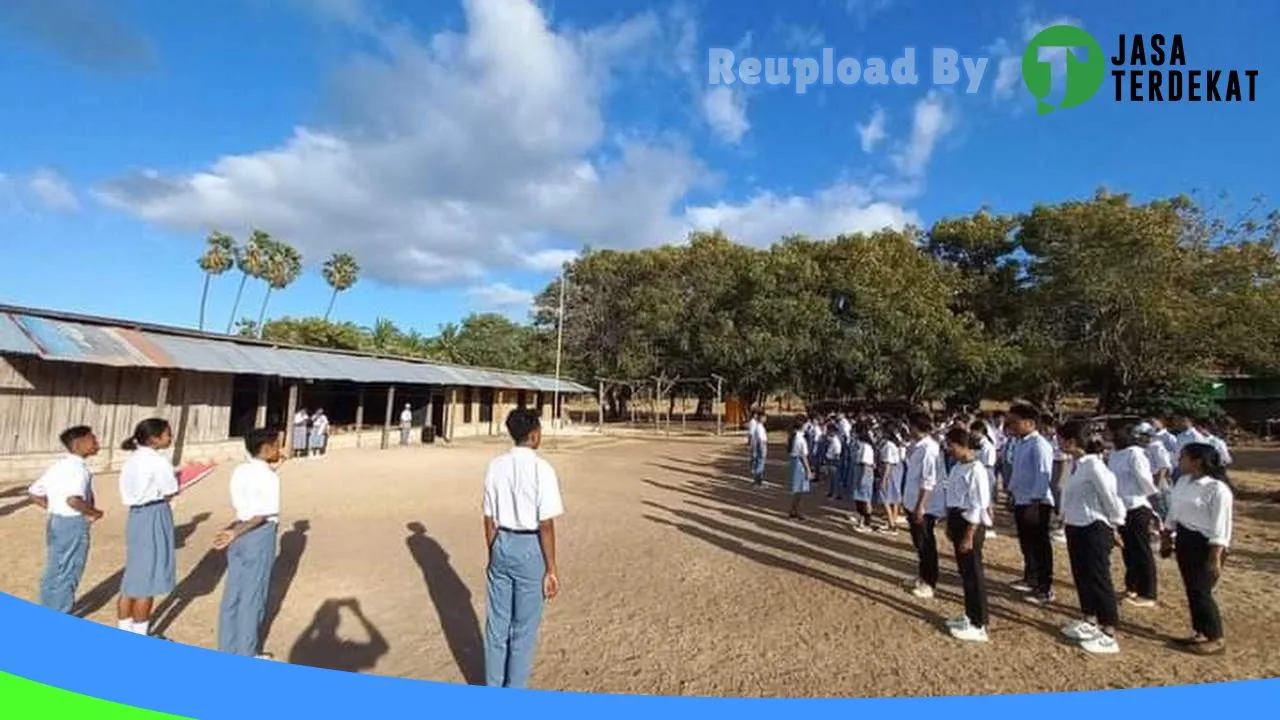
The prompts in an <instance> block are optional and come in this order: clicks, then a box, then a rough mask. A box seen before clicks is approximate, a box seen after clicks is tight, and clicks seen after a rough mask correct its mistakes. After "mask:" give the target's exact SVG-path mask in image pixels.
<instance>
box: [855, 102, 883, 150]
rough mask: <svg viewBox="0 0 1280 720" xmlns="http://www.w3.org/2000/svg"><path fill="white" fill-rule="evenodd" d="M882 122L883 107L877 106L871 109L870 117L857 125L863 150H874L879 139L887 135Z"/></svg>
mask: <svg viewBox="0 0 1280 720" xmlns="http://www.w3.org/2000/svg"><path fill="white" fill-rule="evenodd" d="M884 122H885V112H884V108H882V107H878V106H877V107H876V108H875V109H873V110H872V111H871V119H870V120H867V122H866V124H865V125H863V124H859V125H858V139H859V140H860V141H861V144H862V151H863V152H867V153H869V152H874V151H875V149H876V146H877V145H879V144H880V141H882V140H884V139H885V137H887V135H888V133H886V132H885V129H884Z"/></svg>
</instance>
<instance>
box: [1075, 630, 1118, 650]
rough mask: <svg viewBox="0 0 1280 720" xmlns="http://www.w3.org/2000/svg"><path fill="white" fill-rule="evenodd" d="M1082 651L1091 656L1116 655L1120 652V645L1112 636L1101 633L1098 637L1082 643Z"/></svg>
mask: <svg viewBox="0 0 1280 720" xmlns="http://www.w3.org/2000/svg"><path fill="white" fill-rule="evenodd" d="M1080 649H1082V650H1084V651H1085V652H1087V653H1089V654H1090V655H1115V654H1116V653H1118V652H1120V643H1118V642H1116V639H1115V638H1113V637H1111V636H1110V635H1107V634H1105V633H1103V632H1099V633H1098V637H1095V638H1090V639H1089V640H1085V641H1083V642H1081V643H1080Z"/></svg>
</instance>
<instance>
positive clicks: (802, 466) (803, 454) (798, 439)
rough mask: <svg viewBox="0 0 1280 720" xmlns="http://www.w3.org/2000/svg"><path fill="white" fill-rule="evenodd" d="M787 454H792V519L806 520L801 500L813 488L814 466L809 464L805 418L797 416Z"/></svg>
mask: <svg viewBox="0 0 1280 720" xmlns="http://www.w3.org/2000/svg"><path fill="white" fill-rule="evenodd" d="M787 454H788V455H790V456H791V514H790V518H791V519H792V520H804V514H803V513H801V512H800V510H801V507H800V505H801V502H802V500H803V499H804V496H805V495H808V494H809V491H810V489H812V482H813V468H812V467H811V466H810V465H809V439H808V438H807V437H805V427H804V418H802V417H801V418H797V419H796V422H795V425H793V426H792V428H791V437H790V438H789V439H788V440H787Z"/></svg>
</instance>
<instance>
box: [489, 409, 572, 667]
mask: <svg viewBox="0 0 1280 720" xmlns="http://www.w3.org/2000/svg"><path fill="white" fill-rule="evenodd" d="M507 432H508V433H510V434H511V439H512V440H513V441H514V442H515V447H514V448H512V449H511V450H510V451H508V452H506V453H503V454H502V455H499V456H498V457H496V458H494V459H493V461H491V462H490V463H489V469H488V471H487V472H486V473H485V477H484V501H483V511H484V538H485V543H486V545H487V546H488V548H489V570H488V584H489V589H488V600H487V609H486V616H485V630H484V665H485V669H484V672H485V684H486V685H488V686H489V687H508V688H523V687H525V686H526V685H527V684H528V681H529V674H530V672H531V670H532V669H533V656H534V650H535V649H536V646H537V641H538V626H539V624H540V623H541V621H542V604H543V602H544V601H549V600H553V599H555V597H556V595H557V594H559V592H560V580H559V578H558V576H557V567H556V526H555V519H556V518H558V517H560V516H561V515H563V514H564V502H563V501H562V500H561V497H560V481H559V479H558V478H557V477H556V471H555V469H554V468H552V467H551V463H549V462H547V461H546V460H544V459H542V458H541V457H539V456H538V447H539V445H541V444H542V427H541V423H540V422H539V420H538V415H537V414H536V413H535V412H534V411H532V410H527V409H516V410H512V411H511V413H510V414H509V415H508V416H507Z"/></svg>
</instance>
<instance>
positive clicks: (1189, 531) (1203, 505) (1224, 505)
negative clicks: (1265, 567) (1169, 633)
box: [1160, 443, 1235, 655]
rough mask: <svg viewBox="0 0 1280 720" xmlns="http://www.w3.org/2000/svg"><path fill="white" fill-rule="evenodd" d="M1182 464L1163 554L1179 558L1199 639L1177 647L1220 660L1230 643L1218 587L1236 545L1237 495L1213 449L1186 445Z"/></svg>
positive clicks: (1194, 627) (1203, 445)
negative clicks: (1233, 543)
mask: <svg viewBox="0 0 1280 720" xmlns="http://www.w3.org/2000/svg"><path fill="white" fill-rule="evenodd" d="M1178 464H1179V467H1180V469H1181V470H1182V478H1181V479H1180V480H1178V482H1177V484H1175V485H1174V486H1173V494H1172V496H1171V497H1170V502H1169V516H1168V517H1167V518H1165V531H1164V532H1163V533H1162V534H1161V538H1160V554H1161V556H1163V557H1168V556H1169V555H1176V556H1177V558H1178V571H1179V572H1180V573H1181V575H1182V582H1183V584H1184V585H1186V588H1187V605H1188V607H1189V608H1190V610H1191V628H1192V630H1193V631H1194V633H1195V634H1194V635H1193V636H1191V637H1189V638H1186V639H1182V640H1177V641H1175V642H1176V643H1177V644H1178V645H1180V646H1182V647H1184V648H1186V649H1187V650H1188V651H1190V652H1194V653H1196V654H1198V655H1219V654H1221V653H1223V652H1224V651H1225V650H1226V644H1225V640H1224V633H1223V630H1222V615H1221V614H1220V612H1219V610H1218V603H1217V602H1216V601H1215V600H1214V597H1213V588H1214V586H1215V585H1217V584H1218V578H1220V577H1221V576H1222V561H1223V559H1224V558H1225V556H1226V554H1227V548H1228V547H1229V546H1230V545H1231V534H1232V530H1233V508H1232V505H1233V504H1234V501H1235V494H1234V491H1233V488H1232V487H1231V484H1230V482H1229V481H1228V480H1227V468H1226V466H1224V465H1223V464H1222V459H1221V458H1220V457H1219V456H1218V451H1217V450H1215V449H1214V448H1213V446H1212V445H1209V444H1207V443H1191V444H1190V445H1187V446H1186V447H1184V448H1183V449H1182V455H1181V456H1179V458H1178Z"/></svg>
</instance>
